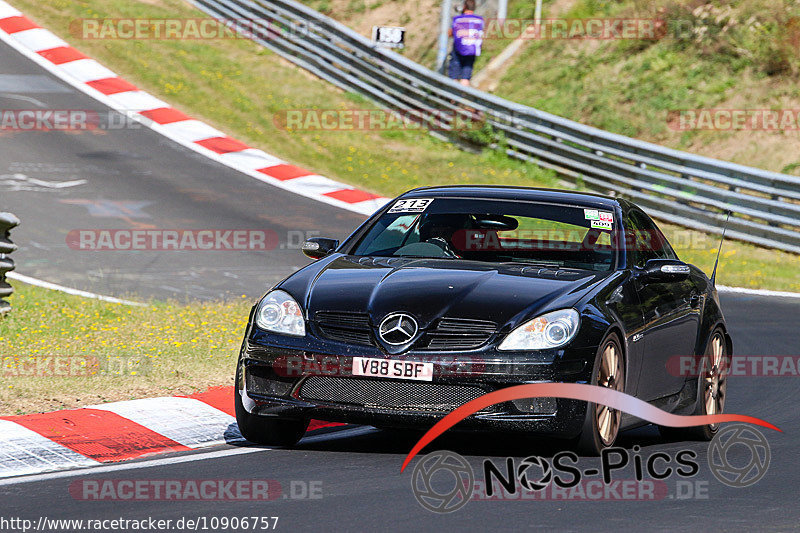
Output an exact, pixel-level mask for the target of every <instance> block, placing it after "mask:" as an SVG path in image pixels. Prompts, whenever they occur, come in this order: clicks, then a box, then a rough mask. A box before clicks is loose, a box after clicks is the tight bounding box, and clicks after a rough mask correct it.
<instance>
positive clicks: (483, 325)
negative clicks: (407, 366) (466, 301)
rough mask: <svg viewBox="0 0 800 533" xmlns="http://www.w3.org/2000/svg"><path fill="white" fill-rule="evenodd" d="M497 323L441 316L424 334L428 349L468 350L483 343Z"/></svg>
mask: <svg viewBox="0 0 800 533" xmlns="http://www.w3.org/2000/svg"><path fill="white" fill-rule="evenodd" d="M495 331H497V324H495V323H494V322H490V321H488V320H475V319H471V318H442V319H441V320H439V322H438V324H437V325H436V328H435V329H434V330H433V331H431V332H429V333H428V334H427V336H426V339H427V343H426V344H425V348H427V349H428V350H469V349H473V348H478V347H479V346H481V345H483V344H485V343H486V342H487V341H488V340H489V339H490V338H491V337H492V335H494V333H495Z"/></svg>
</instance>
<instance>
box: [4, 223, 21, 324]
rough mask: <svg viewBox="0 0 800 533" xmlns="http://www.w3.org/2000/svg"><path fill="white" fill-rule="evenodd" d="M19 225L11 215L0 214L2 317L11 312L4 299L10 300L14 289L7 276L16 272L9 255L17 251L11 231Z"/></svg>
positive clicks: (9, 305)
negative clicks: (13, 271) (12, 240)
mask: <svg viewBox="0 0 800 533" xmlns="http://www.w3.org/2000/svg"><path fill="white" fill-rule="evenodd" d="M18 225H19V219H18V218H17V217H15V216H14V215H12V214H11V213H0V315H4V314H5V313H7V312H8V311H10V310H11V304H9V303H8V302H7V301H5V300H4V299H3V298H8V297H9V296H11V293H12V292H14V289H13V288H12V287H11V285H9V284H8V283H7V282H6V274H7V273H8V272H11V271H12V270H14V261H13V260H12V259H11V258H10V257H8V254H10V253H11V252H13V251H14V250H16V249H17V245H16V244H14V243H13V242H11V235H10V232H11V229H12V228H14V227H16V226H18Z"/></svg>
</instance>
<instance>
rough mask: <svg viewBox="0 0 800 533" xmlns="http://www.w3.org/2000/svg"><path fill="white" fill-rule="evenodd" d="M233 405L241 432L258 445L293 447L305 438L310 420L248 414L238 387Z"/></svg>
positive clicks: (238, 370) (237, 377)
mask: <svg viewBox="0 0 800 533" xmlns="http://www.w3.org/2000/svg"><path fill="white" fill-rule="evenodd" d="M240 368H241V365H239V367H238V368H237V369H236V383H239V372H240ZM233 404H234V410H235V411H236V423H237V424H238V425H239V432H240V433H241V434H242V437H244V438H245V439H247V440H249V441H250V442H254V443H256V444H263V445H266V446H283V447H291V446H294V445H295V444H297V442H298V441H299V440H300V439H301V438H303V435H304V434H305V432H306V428H307V427H308V422H309V421H308V420H296V419H284V418H267V417H263V416H258V415H253V414H250V413H248V412H247V409H245V408H244V404H243V403H242V397H241V392H240V391H239V388H238V387H234V389H233Z"/></svg>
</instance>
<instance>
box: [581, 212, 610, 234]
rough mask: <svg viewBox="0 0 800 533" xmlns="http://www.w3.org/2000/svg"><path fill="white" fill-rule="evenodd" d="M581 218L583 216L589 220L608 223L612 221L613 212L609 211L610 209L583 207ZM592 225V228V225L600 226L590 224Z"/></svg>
mask: <svg viewBox="0 0 800 533" xmlns="http://www.w3.org/2000/svg"><path fill="white" fill-rule="evenodd" d="M583 218H585V219H586V220H591V221H595V220H599V221H601V222H608V223H611V222H614V214H613V213H612V212H610V211H599V210H597V209H584V210H583ZM592 227H593V228H594V227H600V226H594V225H592ZM609 229H611V228H609Z"/></svg>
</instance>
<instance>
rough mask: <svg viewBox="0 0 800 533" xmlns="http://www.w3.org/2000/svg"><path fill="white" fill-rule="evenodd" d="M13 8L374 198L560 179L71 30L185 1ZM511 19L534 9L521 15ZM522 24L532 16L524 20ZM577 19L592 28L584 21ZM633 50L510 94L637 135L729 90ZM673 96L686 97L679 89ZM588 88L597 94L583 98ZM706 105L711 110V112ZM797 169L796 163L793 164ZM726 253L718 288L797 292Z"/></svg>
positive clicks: (237, 76) (785, 268)
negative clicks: (332, 116)
mask: <svg viewBox="0 0 800 533" xmlns="http://www.w3.org/2000/svg"><path fill="white" fill-rule="evenodd" d="M597 5H602V6H605V7H603V9H606V10H612V9H614V10H616V9H623V8H626V6H627V4H626V3H621V4H620V5H621V6H622V7H621V8H617V7H616V4H615V5H614V6H612V5H610V4H608V3H602V4H597ZM15 6H16V7H18V8H19V9H21V10H23V11H24V12H26V13H27V14H28V15H30V16H31V17H33V18H34V19H35V20H36V21H37V22H39V23H40V24H42V25H44V26H46V27H48V28H50V29H51V30H53V31H54V32H56V33H57V34H59V35H60V36H62V37H64V38H66V39H67V40H68V41H70V42H71V44H73V45H75V46H76V47H78V48H79V49H81V50H82V51H84V52H86V53H88V54H89V55H91V56H93V57H95V58H97V59H98V60H100V61H101V62H102V63H104V64H106V65H107V66H109V67H110V68H112V69H113V70H115V71H116V72H117V73H119V74H120V75H122V76H123V77H125V78H128V79H129V80H131V81H133V82H135V83H137V84H138V85H139V86H141V87H142V88H143V89H145V90H147V91H149V92H151V93H152V94H154V95H155V96H158V97H159V98H162V99H164V100H166V101H168V102H170V103H171V104H173V105H175V106H176V107H178V108H180V109H183V110H184V111H186V112H187V113H188V114H190V115H192V116H195V117H198V118H201V119H203V120H206V121H208V122H209V123H211V124H213V125H214V126H216V127H218V128H219V129H221V130H223V131H225V132H227V133H229V134H231V135H233V136H234V137H237V138H239V139H241V140H243V141H245V142H247V143H249V144H251V145H253V146H256V147H259V148H263V149H264V150H266V151H267V152H270V153H273V154H276V155H278V156H280V157H282V158H284V159H286V160H289V161H291V162H294V163H296V164H300V165H302V166H304V167H306V168H310V169H312V170H314V171H315V172H318V173H320V174H323V175H327V176H330V177H331V178H334V179H338V180H341V181H344V182H346V183H350V184H352V185H354V186H357V187H360V188H364V189H366V190H370V191H373V192H376V193H380V194H383V195H387V196H391V195H396V194H398V193H401V192H403V191H405V190H408V189H410V188H413V187H418V186H425V185H437V184H451V183H461V184H469V183H491V184H509V185H524V186H544V187H553V186H557V183H558V182H557V180H556V178H555V177H554V175H553V173H552V172H550V171H545V170H543V169H541V168H539V167H536V166H535V165H530V164H524V163H521V162H518V161H514V160H510V159H508V158H506V157H505V156H504V155H502V154H499V153H497V152H492V151H485V152H484V153H482V154H472V153H468V152H464V151H461V150H458V149H456V148H454V147H453V146H452V145H450V144H448V143H445V142H442V141H438V140H436V139H434V138H432V137H431V136H429V135H427V134H426V133H424V132H419V131H384V132H365V131H341V130H340V131H328V132H302V131H291V132H289V131H286V130H283V129H281V128H279V127H277V126H276V125H275V122H274V120H273V118H274V116H275V114H276V113H280V112H282V111H285V110H287V109H302V108H319V109H331V108H334V109H352V108H353V107H354V106H357V107H364V108H372V105H371V104H369V103H368V102H367V101H365V100H364V99H363V98H362V97H360V96H358V95H354V94H348V93H343V92H342V91H339V90H337V89H335V88H333V87H331V86H330V85H329V84H327V83H326V82H323V81H321V80H319V79H317V78H315V77H313V76H311V75H309V74H308V73H306V72H305V71H302V70H300V69H298V68H295V67H293V66H291V65H290V64H288V63H287V62H286V61H285V60H283V59H281V58H280V57H278V56H276V55H275V54H273V53H271V52H269V51H266V50H264V49H263V48H261V47H259V46H257V45H255V44H254V43H252V42H249V41H245V40H217V41H174V40H173V41H165V40H161V41H159V40H148V41H138V42H137V41H129V40H118V41H115V40H81V39H78V38H76V37H75V36H73V35H71V34H70V32H69V26H70V23H71V21H72V20H73V19H77V18H82V17H116V18H120V17H142V18H165V17H199V16H202V14H200V13H199V12H198V11H196V10H194V9H192V8H190V7H188V6H187V5H186V4H184V3H183V2H181V1H179V0H158V1H157V2H156V1H155V0H154V2H153V3H143V2H131V1H129V0H85V1H83V2H80V3H76V2H71V1H67V0H51V1H50V2H47V3H43V2H39V1H38V0H16V2H15ZM514 6H516V7H514ZM587 6H588V7H587ZM579 7H580V9H584V10H588V11H591V12H596V11H597V10H598V9H600V8H598V7H597V6H594V7H592V5H589V4H588V2H584V3H582V4H580V6H579ZM628 8H629V7H628ZM512 9H515V10H524V9H525V8H524V7H523V6H522V5H521V4H516V3H514V4H512ZM514 13H515V16H521V17H525V16H528V15H527V14H525V13H524V11H520V13H519V14H516V12H514ZM573 15H575V16H586V15H581V12H580V11H576V12H574V13H573ZM625 46H631V45H630V44H625V43H610V44H603V45H601V50H603V52H602V53H601V54H598V57H595V55H594V54H593V53H590V52H588V51H585V50H584V51H582V50H572V49H568V48H567V45H566V44H564V43H557V42H545V43H537V44H536V45H534V46H532V47H531V48H529V49H528V51H527V53H528V54H529V56H528V60H529V61H533V60H534V59H535V61H536V64H537V67H536V68H528V69H525V70H524V71H523V70H522V69H519V68H517V69H515V70H514V71H513V73H512V75H513V76H514V77H515V78H514V79H515V80H516V81H515V83H514V84H512V85H511V87H512V88H513V87H516V91H517V92H516V93H515V94H516V95H518V96H520V99H521V100H523V101H525V100H527V103H533V104H537V105H538V104H540V105H539V106H540V107H543V108H546V109H549V110H551V111H554V112H556V113H558V114H561V115H565V116H570V117H572V118H584V117H583V115H584V114H586V115H588V116H590V117H600V119H601V120H600V121H601V122H602V124H600V125H601V126H602V127H606V128H607V129H611V130H613V131H620V132H622V133H629V134H636V133H637V132H640V131H642V130H643V129H645V128H648V127H656V126H655V125H654V124H655V122H657V120H656V118H657V117H658V113H659V111H663V110H664V109H668V108H669V107H670V106H672V105H677V104H678V103H679V102H681V101H682V100H681V99H680V97H679V94H684V93H685V94H694V93H695V92H697V91H700V93H701V94H704V95H705V94H716V93H719V92H720V91H724V90H725V87H726V86H727V85H728V84H729V83H730V82H729V80H730V76H728V75H722V73H721V72H720V69H716V70H711V71H709V72H704V68H705V67H706V66H707V65H706V64H705V63H700V64H698V65H697V66H691V65H689V67H691V68H688V69H687V70H686V71H685V72H683V73H681V72H675V71H674V69H673V68H672V65H673V61H674V58H675V57H676V54H678V51H676V50H674V49H672V48H664V49H662V48H663V46H666V45H662V44H661V43H659V44H656V45H653V46H651V47H648V48H647V49H646V50H644V52H646V53H641V52H637V53H635V54H634V53H633V52H632V51H631V50H629V49H628V50H627V51H626V49H625V48H624V47H625ZM670 46H673V45H670ZM561 47H563V48H561ZM603 47H609V51H608V54H612V55H610V56H609V55H607V53H606V51H605V50H606V49H605V48H603ZM537 51H538V55H537ZM628 56H631V57H630V58H628ZM618 70H622V71H624V72H626V77H624V79H622V82H621V83H620V84H619V87H617V86H616V85H611V84H612V83H614V82H613V80H612V78H613V77H615V76H616V78H620V76H618V75H616V71H618ZM648 73H649V74H648ZM628 76H630V77H628ZM640 83H641V84H643V86H641V87H640V86H639V84H640ZM673 84H674V85H676V87H678V88H672V85H673ZM587 87H589V88H591V90H586V88H587ZM687 87H691V88H693V89H692V90H690V89H689V88H687ZM700 89H702V90H700ZM693 91H694V92H693ZM512 96H513V95H512ZM708 98H711V97H708ZM531 100H533V101H532V102H531ZM703 101H705V100H703V99H702V98H700V97H697V98H696V99H695V100H692V102H694V103H695V104H699V103H701V102H703ZM623 102H624V103H625V105H626V106H627V107H630V108H632V109H636V110H638V115H641V116H640V118H639V119H638V121H637V120H634V119H630V118H628V117H626V118H621V117H620V115H619V113H618V112H617V111H615V110H619V109H620V106H621V105H623ZM708 102H709V105H710V103H711V102H713V100H712V99H710V100H708ZM695 106H696V107H698V106H699V105H695ZM648 113H649V115H648ZM578 115H580V116H578ZM634 115H636V113H631V116H634ZM648 116H649V117H650V119H649V120H648V119H647V117H648ZM796 160H797V156H796V154H794V155H793V156H792V161H793V162H796ZM678 231H680V233H677V232H678ZM668 233H670V236H671V237H672V240H674V241H678V242H677V244H676V248H677V250H678V252H679V254H680V255H681V257H683V258H686V259H687V260H689V261H691V262H694V263H696V264H697V265H698V266H700V267H701V268H704V269H705V270H706V271H707V272H710V270H711V267H712V265H713V257H711V256H712V255H713V253H712V252H711V250H714V249H715V248H716V246H717V242H716V238H715V237H711V238H706V237H705V236H704V235H703V234H701V233H698V232H692V231H686V230H678V229H677V228H675V229H671V230H669V231H668ZM725 253H726V254H727V255H726V256H725V257H724V258H723V261H722V263H721V269H720V275H719V282H720V283H721V284H726V285H742V286H746V287H753V288H767V289H779V290H796V291H800V275H798V273H797V268H796V267H797V264H798V257H797V256H796V255H793V254H788V253H780V252H775V251H770V250H764V249H761V248H758V247H755V246H750V245H746V244H742V243H734V242H729V243H728V244H726V248H725Z"/></svg>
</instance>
